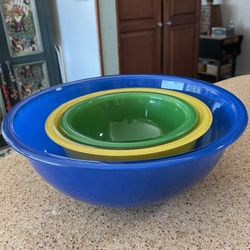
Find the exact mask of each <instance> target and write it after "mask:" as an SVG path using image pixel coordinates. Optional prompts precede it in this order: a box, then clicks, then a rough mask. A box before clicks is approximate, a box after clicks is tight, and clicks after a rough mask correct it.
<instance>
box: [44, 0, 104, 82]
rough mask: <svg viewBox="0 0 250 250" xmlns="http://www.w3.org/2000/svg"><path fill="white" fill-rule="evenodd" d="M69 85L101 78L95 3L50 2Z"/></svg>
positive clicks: (92, 0) (91, 0) (81, 0)
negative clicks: (81, 80)
mask: <svg viewBox="0 0 250 250" xmlns="http://www.w3.org/2000/svg"><path fill="white" fill-rule="evenodd" d="M49 2H50V5H51V11H52V15H53V28H54V33H55V36H56V42H57V43H58V44H59V45H61V46H62V48H63V58H64V62H65V68H66V77H67V81H74V80H79V79H84V78H88V77H95V76H100V75H101V66H100V55H99V40H98V30H97V19H96V6H95V0H50V1H49Z"/></svg>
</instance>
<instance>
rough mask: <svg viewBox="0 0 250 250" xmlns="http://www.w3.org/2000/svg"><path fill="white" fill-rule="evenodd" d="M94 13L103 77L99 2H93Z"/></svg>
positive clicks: (97, 0) (96, 0)
mask: <svg viewBox="0 0 250 250" xmlns="http://www.w3.org/2000/svg"><path fill="white" fill-rule="evenodd" d="M94 2H95V13H96V15H95V16H96V26H97V27H96V28H97V33H98V34H97V36H98V46H99V49H98V51H99V58H100V60H99V62H100V68H101V75H102V76H103V75H104V62H103V47H102V31H101V19H100V5H99V0H95V1H94Z"/></svg>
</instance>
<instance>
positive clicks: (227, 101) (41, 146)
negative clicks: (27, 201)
mask: <svg viewBox="0 0 250 250" xmlns="http://www.w3.org/2000/svg"><path fill="white" fill-rule="evenodd" d="M127 87H131V88H132V87H149V88H163V89H172V90H177V91H182V92H184V93H187V94H190V95H192V96H194V97H196V98H198V99H200V100H201V101H203V102H205V103H206V104H207V105H208V107H209V108H210V109H211V111H212V113H213V118H214V119H213V124H212V126H211V128H210V130H209V131H208V132H207V133H206V134H205V135H204V136H203V137H202V138H201V139H200V140H199V141H198V144H197V146H196V149H195V150H194V151H192V152H189V153H186V154H182V155H178V156H173V157H168V158H162V159H156V160H149V161H137V162H126V163H122V162H121V163H109V162H97V161H87V160H78V159H72V158H68V157H66V156H65V153H64V151H63V149H62V148H61V147H60V146H58V145H57V144H55V143H54V142H53V141H51V140H50V139H49V138H48V136H47V135H46V133H45V129H44V123H45V121H46V119H47V117H48V115H49V114H50V113H51V111H53V110H54V109H55V108H56V107H58V106H59V105H60V104H62V103H64V102H66V101H69V100H70V99H73V98H76V97H79V96H81V95H84V94H88V93H91V92H96V91H100V90H106V89H114V88H127ZM247 120H248V119H247V111H246V109H245V107H244V105H243V104H242V102H241V101H240V100H239V99H238V98H237V97H235V96H234V95H233V94H231V93H229V92H228V91H226V90H224V89H222V88H219V87H217V86H214V85H211V84H207V83H204V82H201V81H198V80H192V79H186V78H181V77H173V76H161V75H135V76H134V75H131V76H111V77H101V78H95V79H87V80H82V81H78V82H74V83H70V84H64V85H59V86H56V87H53V88H50V89H47V90H44V91H42V92H40V93H38V94H35V95H33V96H31V97H29V98H27V99H25V100H24V101H22V102H21V103H19V104H18V105H16V106H15V107H14V108H13V109H12V110H11V111H10V112H9V113H8V114H7V115H6V117H5V119H4V121H3V128H2V131H3V136H4V138H5V140H6V141H7V143H8V144H9V145H10V146H11V147H12V148H14V149H15V150H16V151H18V152H19V153H21V154H23V155H24V156H26V157H27V158H28V159H29V160H30V162H31V164H32V166H33V167H34V168H35V170H36V171H37V172H38V173H39V174H40V175H41V176H42V177H43V178H44V179H45V180H46V181H48V182H49V183H50V184H51V185H52V186H54V187H55V188H57V189H59V190H61V191H62V192H64V193H65V194H67V195H69V196H71V197H73V198H76V199H79V200H83V201H86V202H90V203H94V204H99V205H105V206H111V207H133V206H142V205H147V204H152V203H158V202H161V201H163V200H165V199H167V198H169V197H171V196H174V195H176V194H178V193H180V192H183V191H184V190H186V189H187V188H189V187H191V186H193V185H194V184H196V183H197V182H199V181H200V180H201V179H202V178H203V177H204V176H206V175H207V174H208V173H209V172H210V171H211V170H212V169H213V167H214V166H215V165H216V163H217V162H218V160H219V158H220V157H221V155H222V153H223V151H224V150H225V148H226V147H227V146H229V145H230V144H231V143H233V142H234V141H235V140H236V139H237V138H238V137H239V136H240V135H241V134H242V132H243V131H244V129H245V128H246V126H247ZM37 192H39V190H38V191H37Z"/></svg>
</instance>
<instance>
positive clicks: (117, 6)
mask: <svg viewBox="0 0 250 250" xmlns="http://www.w3.org/2000/svg"><path fill="white" fill-rule="evenodd" d="M118 1H119V0H115V11H116V27H117V32H116V36H117V42H118V44H117V46H118V57H119V58H118V64H119V65H118V68H119V73H120V72H121V45H120V41H121V40H120V22H119V20H120V11H119V4H118Z"/></svg>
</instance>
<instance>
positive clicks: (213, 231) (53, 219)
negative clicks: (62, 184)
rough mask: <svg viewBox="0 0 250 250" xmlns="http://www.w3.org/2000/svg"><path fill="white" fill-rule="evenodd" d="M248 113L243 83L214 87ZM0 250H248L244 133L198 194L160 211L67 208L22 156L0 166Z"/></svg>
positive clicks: (249, 196) (249, 197) (248, 154)
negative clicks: (232, 95) (228, 93)
mask: <svg viewBox="0 0 250 250" xmlns="http://www.w3.org/2000/svg"><path fill="white" fill-rule="evenodd" d="M219 85H220V86H223V87H224V88H226V89H228V90H230V91H231V92H233V93H235V94H236V95H237V96H238V97H239V98H241V100H242V101H243V102H244V103H245V104H246V106H247V107H248V110H249V109H250V100H249V98H250V75H249V76H243V77H238V78H234V79H231V80H227V81H224V82H221V83H219ZM0 177H1V181H0V249H1V250H2V249H25V250H26V249H32V250H34V249H60V250H63V249H109V250H112V249H178V250H179V249H209V250H212V249H213V250H214V249H250V129H249V128H248V129H247V130H246V132H245V133H244V135H243V136H242V137H241V138H240V139H239V140H238V141H237V142H236V143H235V144H233V145H232V146H231V147H230V148H229V149H228V150H227V151H226V152H225V154H224V156H223V158H222V159H221V160H220V162H219V163H218V165H217V167H216V168H215V169H214V170H213V171H212V172H211V173H210V175H209V176H207V177H206V178H205V179H204V180H203V181H202V182H201V183H199V184H198V185H197V186H195V187H194V188H192V189H191V190H189V191H188V192H186V193H185V194H182V195H180V196H178V197H177V198H175V199H172V200H170V201H167V202H166V203H164V204H161V205H157V206H152V207H147V208H138V209H108V208H103V207H95V206H92V205H88V204H85V203H82V202H79V201H75V200H72V199H71V198H68V197H66V196H65V195H63V194H62V193H59V192H58V191H56V190H55V189H54V188H52V187H50V186H49V185H48V184H47V183H46V182H45V181H43V180H42V179H41V178H40V177H39V176H38V175H37V174H36V173H35V172H34V171H33V169H32V168H31V166H30V164H29V162H28V161H27V160H26V159H25V158H24V157H22V156H19V155H17V154H16V153H13V154H11V155H9V156H7V157H6V158H4V159H2V160H0Z"/></svg>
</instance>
